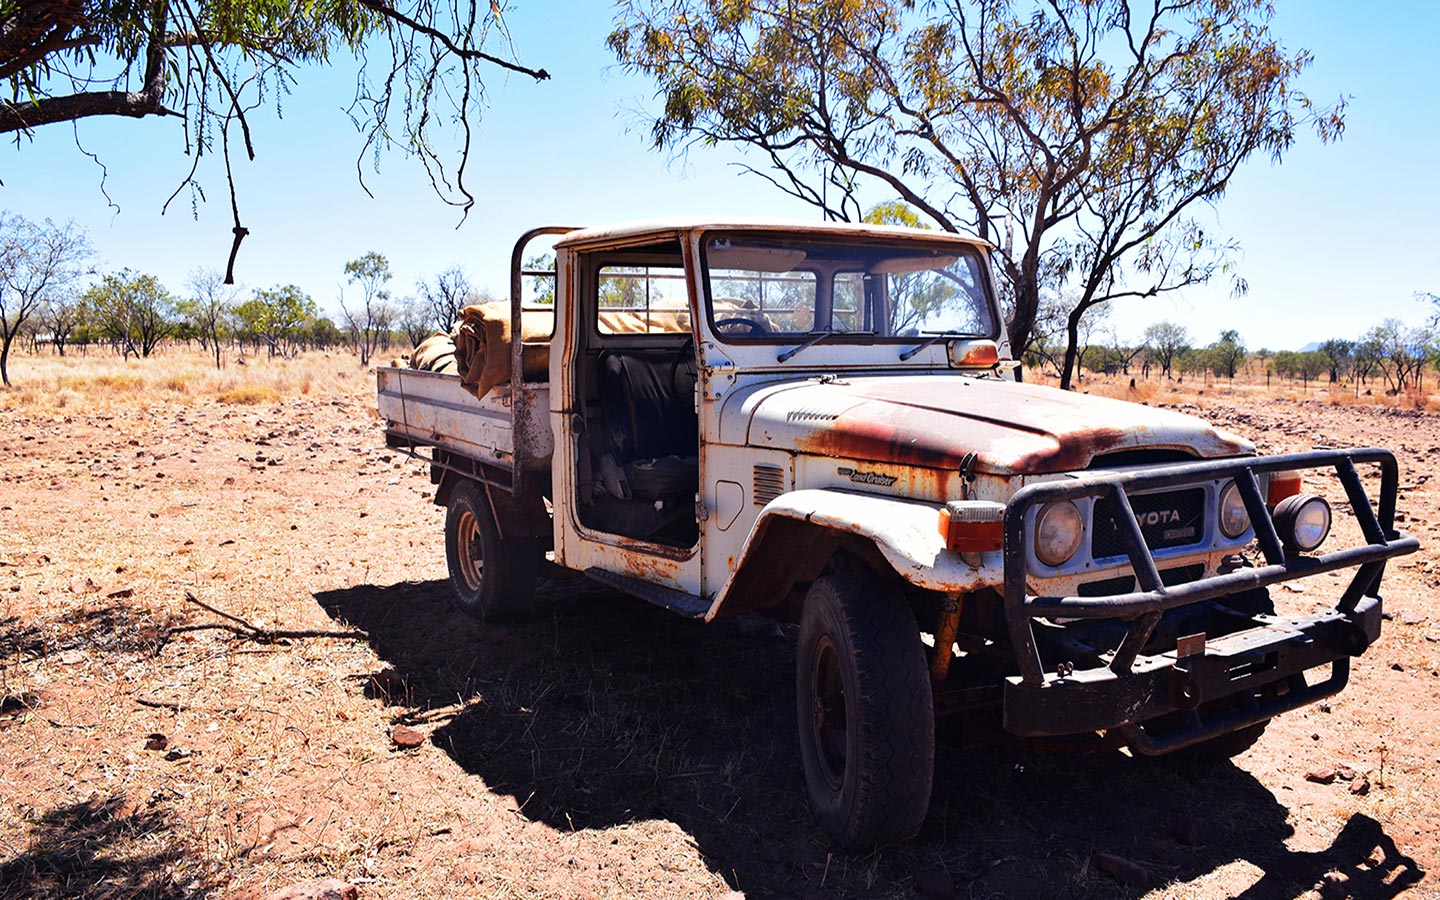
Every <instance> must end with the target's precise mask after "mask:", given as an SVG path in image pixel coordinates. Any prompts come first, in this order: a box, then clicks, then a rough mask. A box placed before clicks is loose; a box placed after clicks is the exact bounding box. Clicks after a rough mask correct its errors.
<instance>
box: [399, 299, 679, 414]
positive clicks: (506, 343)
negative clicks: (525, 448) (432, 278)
mask: <svg viewBox="0 0 1440 900" xmlns="http://www.w3.org/2000/svg"><path fill="white" fill-rule="evenodd" d="M598 315H599V319H600V328H601V330H602V331H603V332H605V333H607V334H645V333H651V334H654V333H657V332H658V333H665V332H682V333H683V332H688V331H689V330H690V312H689V310H655V311H652V312H651V313H650V314H649V319H650V321H649V322H648V323H647V321H646V319H645V318H642V317H641V316H640V315H638V314H637V313H635V312H632V311H630V310H622V309H605V310H600V311H599V312H598ZM520 328H521V341H522V342H523V343H524V348H523V350H522V355H521V364H522V365H523V367H524V374H525V380H526V381H536V380H539V381H543V380H545V378H547V377H548V375H549V371H550V337H551V335H552V333H553V332H554V329H555V312H554V310H551V309H526V310H522V311H521V320H520ZM510 337H511V335H510V304H509V303H508V302H506V301H503V300H501V301H497V302H494V303H481V304H476V305H474V306H466V307H464V308H463V309H461V310H460V316H459V319H458V320H457V321H456V322H455V328H454V330H453V331H452V332H451V333H450V334H441V333H438V332H437V333H436V334H432V335H431V336H430V337H428V338H426V339H425V340H423V341H421V342H420V344H419V345H418V346H417V347H416V348H415V349H414V351H412V352H411V354H410V356H409V357H408V364H409V366H410V368H412V369H425V370H427V371H430V372H447V373H455V374H458V375H459V376H460V383H461V384H462V385H463V386H464V387H465V389H466V390H467V391H469V392H470V393H472V394H474V395H475V396H476V397H484V396H485V395H486V394H488V393H490V391H491V390H493V389H494V388H495V387H496V386H497V385H501V384H506V383H508V382H509V381H510ZM396 364H397V365H400V364H402V362H401V360H396Z"/></svg>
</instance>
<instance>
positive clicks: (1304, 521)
mask: <svg viewBox="0 0 1440 900" xmlns="http://www.w3.org/2000/svg"><path fill="white" fill-rule="evenodd" d="M1274 519H1275V531H1276V532H1278V533H1279V535H1280V540H1282V541H1284V542H1285V546H1286V547H1289V548H1291V549H1293V550H1299V551H1301V552H1302V553H1309V552H1310V551H1312V550H1314V549H1315V548H1316V547H1319V546H1320V545H1321V544H1323V543H1324V542H1325V538H1326V537H1328V536H1329V535H1330V504H1329V503H1326V502H1325V500H1324V499H1323V498H1321V497H1316V496H1315V495H1314V494H1296V495H1295V496H1293V497H1286V498H1285V499H1284V500H1281V501H1280V504H1279V505H1278V506H1276V507H1275V514H1274Z"/></svg>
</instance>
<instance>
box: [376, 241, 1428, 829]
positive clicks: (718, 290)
mask: <svg viewBox="0 0 1440 900" xmlns="http://www.w3.org/2000/svg"><path fill="white" fill-rule="evenodd" d="M545 236H548V237H546V239H547V240H551V241H554V244H553V247H554V250H553V260H554V266H553V269H549V268H547V269H546V270H545V271H538V270H529V269H526V268H525V267H524V265H523V261H524V260H527V259H532V258H534V253H533V250H532V249H530V248H531V242H532V241H534V240H537V239H540V238H542V237H545ZM988 250H989V248H988V247H987V245H986V244H985V243H984V242H982V241H979V240H975V239H971V238H965V237H960V236H955V235H948V234H937V233H934V232H925V231H917V230H906V229H899V228H890V227H878V226H856V225H841V224H827V225H776V224H756V223H743V222H742V223H724V222H660V223H644V224H635V225H625V226H615V227H609V228H584V229H570V228H541V229H535V230H534V231H532V232H529V233H527V234H526V235H524V236H523V237H522V238H521V240H520V242H519V243H518V244H517V245H516V247H515V250H514V254H513V256H512V264H511V298H512V301H511V302H512V314H513V322H512V326H513V327H512V332H511V333H513V334H515V335H521V334H522V333H525V332H524V331H522V329H521V327H520V326H521V316H522V313H524V314H526V315H529V314H531V312H530V310H531V309H533V310H535V311H546V310H548V311H549V312H550V313H551V314H553V321H554V327H553V330H552V333H551V335H550V337H549V339H548V341H544V342H543V343H544V347H538V348H537V347H536V346H535V345H534V342H532V344H530V345H523V342H522V341H520V340H516V341H514V342H513V343H512V344H510V345H509V347H508V348H506V349H505V350H504V352H508V353H509V355H510V361H509V362H510V367H511V368H510V379H509V383H508V384H503V385H501V386H500V387H498V388H495V389H494V390H491V391H490V392H489V393H487V394H486V395H485V396H484V397H481V398H479V399H477V398H476V397H474V396H471V394H469V393H467V392H466V391H465V390H464V389H462V387H461V385H460V381H459V378H457V377H456V376H454V375H443V374H435V373H431V372H424V371H416V370H411V369H405V368H393V367H385V368H381V369H379V371H378V383H379V408H380V414H381V416H382V417H383V418H384V420H385V422H386V434H387V442H388V443H389V445H390V446H391V447H395V448H399V449H402V450H403V451H405V452H407V453H410V454H413V455H415V456H417V457H419V458H421V459H424V460H426V461H427V462H429V463H430V466H431V474H432V478H433V480H434V482H435V483H436V485H437V489H436V492H435V502H436V503H437V504H440V505H442V506H444V507H445V508H446V510H447V515H446V524H445V550H446V556H447V559H448V562H449V571H450V575H451V579H452V581H453V584H454V589H455V594H456V598H457V602H458V605H459V607H460V608H461V609H462V610H464V611H466V612H468V613H471V614H473V615H476V616H478V617H480V618H482V619H486V618H500V617H507V616H518V615H523V614H524V613H525V612H526V611H527V610H528V609H529V607H530V605H531V602H532V600H531V597H532V593H533V590H534V586H535V581H536V577H537V567H538V565H539V561H540V560H541V559H543V558H544V556H545V554H547V553H552V554H553V560H554V563H555V564H557V565H559V566H562V567H564V568H567V569H571V570H576V571H579V572H583V573H584V574H585V575H587V576H588V577H590V578H592V579H594V580H596V581H599V582H602V583H604V584H606V585H610V586H612V587H614V588H616V589H618V590H620V591H624V592H628V593H630V594H633V595H635V596H637V597H640V598H643V599H644V600H647V601H649V602H651V603H654V604H658V605H659V606H662V607H665V608H666V609H669V610H672V611H674V612H675V613H677V614H679V615H681V616H687V617H690V618H694V619H701V620H704V621H707V622H708V621H711V620H715V619H718V618H721V617H725V616H734V615H739V614H752V615H754V614H758V615H763V616H771V617H774V618H775V619H778V620H781V621H783V622H787V623H796V624H798V629H794V631H795V633H796V634H798V642H799V643H798V648H797V653H796V658H797V668H796V672H795V697H796V719H797V722H798V726H799V732H800V756H801V763H802V769H803V773H804V781H805V785H806V788H807V790H808V793H809V798H810V804H811V807H812V809H813V811H814V814H815V817H816V818H817V820H818V821H819V823H820V824H821V825H822V826H823V827H824V828H825V829H826V830H827V831H828V832H829V833H830V834H831V835H832V836H833V837H834V839H835V840H836V841H837V842H838V843H839V844H840V845H842V846H845V847H870V846H874V845H876V844H881V843H887V842H893V841H897V840H901V839H904V838H906V837H907V836H909V835H911V834H913V833H914V832H915V831H916V830H917V829H918V828H919V827H920V825H921V823H922V821H923V819H924V817H925V814H926V810H927V807H928V805H929V802H930V793H931V786H932V781H933V772H934V753H935V750H934V748H935V732H936V722H937V720H941V721H948V722H953V723H955V725H956V728H955V729H954V730H955V731H956V733H958V734H961V735H963V736H965V737H966V738H967V739H972V740H980V741H1001V742H1006V743H1008V744H1011V745H1022V746H1031V747H1047V748H1056V749H1072V750H1084V749H1087V748H1095V747H1112V748H1128V751H1127V752H1130V753H1134V754H1141V755H1146V756H1157V755H1163V754H1169V753H1177V752H1179V753H1188V754H1193V755H1208V756H1215V757H1224V756H1228V755H1233V754H1235V753H1238V752H1240V751H1241V750H1243V749H1245V748H1246V747H1248V746H1250V745H1251V744H1253V743H1254V742H1255V740H1256V739H1257V738H1259V736H1260V734H1261V732H1262V731H1264V729H1265V726H1266V723H1267V722H1268V721H1269V720H1270V719H1271V718H1272V717H1274V716H1276V715H1279V714H1281V713H1284V712H1286V711H1289V710H1293V709H1295V708H1297V707H1300V706H1303V705H1305V704H1308V703H1313V702H1315V701H1317V700H1319V699H1321V698H1324V697H1327V696H1329V695H1332V694H1334V693H1336V692H1337V691H1339V690H1341V689H1342V688H1343V687H1344V686H1345V683H1346V679H1347V677H1348V674H1349V671H1350V660H1351V658H1352V657H1355V656H1358V655H1360V654H1362V653H1364V652H1365V650H1366V648H1367V647H1368V646H1369V645H1370V644H1371V643H1372V642H1374V641H1375V640H1376V638H1377V637H1378V636H1379V633H1380V624H1381V600H1380V593H1379V588H1380V581H1381V575H1382V573H1383V571H1384V568H1385V563H1386V561H1387V560H1389V559H1390V558H1392V557H1395V556H1398V555H1401V554H1406V553H1412V552H1414V551H1415V550H1416V549H1417V548H1418V546H1419V545H1418V542H1417V540H1416V539H1415V538H1414V537H1412V536H1409V535H1406V534H1403V533H1401V532H1399V531H1397V530H1396V528H1395V525H1394V522H1395V504H1396V493H1397V479H1398V474H1397V469H1396V463H1395V459H1394V457H1393V456H1392V455H1391V454H1390V453H1389V452H1387V451H1385V450H1382V449H1349V450H1337V449H1319V450H1314V451H1311V452H1304V453H1295V454H1288V455H1284V456H1270V457H1265V456H1258V455H1256V453H1255V448H1254V446H1253V445H1252V444H1251V443H1250V442H1248V441H1246V440H1243V439H1241V438H1239V437H1237V436H1235V435H1232V434H1227V433H1225V432H1223V431H1221V430H1218V429H1216V428H1214V427H1212V426H1211V425H1209V424H1207V423H1206V422H1204V421H1201V420H1199V419H1197V418H1193V417H1191V416H1187V415H1183V414H1181V413H1178V412H1174V411H1167V410H1162V409H1156V408H1151V407H1148V406H1145V405H1140V404H1132V403H1126V402H1122V401H1118V400H1111V399H1104V398H1100V397H1095V396H1088V395H1083V394H1076V393H1066V392H1061V391H1058V390H1055V389H1053V388H1048V387H1042V386H1037V385H1032V384H1027V383H1024V382H1023V381H1022V380H1021V378H1020V372H1019V364H1018V363H1017V362H1016V361H1015V360H1014V359H1013V358H1012V354H1011V348H1010V347H1009V346H1008V344H1007V341H1006V338H1005V332H1004V329H1003V327H1002V317H1001V308H1000V304H999V300H998V296H997V293H996V288H995V283H994V278H993V274H992V271H991V267H990V260H989V253H988ZM537 284H542V285H544V287H543V289H541V290H538V291H536V290H535V289H534V287H535V285H537ZM527 291H528V292H529V294H530V295H531V296H532V297H533V298H535V299H537V300H538V302H528V301H527V300H526V299H525V295H526V293H527ZM527 307H528V308H527ZM530 330H531V331H533V329H530ZM536 349H548V351H549V364H548V370H547V369H544V367H543V366H542V368H541V371H542V372H546V373H547V374H546V375H542V376H540V377H539V379H538V380H537V378H536V375H535V369H534V366H533V365H530V366H527V365H525V364H522V355H523V354H524V353H526V352H529V351H532V350H536ZM492 352H497V351H496V349H495V348H492ZM526 371H530V373H531V375H530V380H527V379H526V377H525V373H526ZM1337 570H1345V573H1343V574H1346V575H1348V580H1341V581H1338V582H1337V581H1333V580H1332V579H1330V578H1326V579H1322V580H1320V581H1319V582H1318V583H1319V584H1321V585H1326V586H1327V587H1328V586H1330V585H1332V584H1333V585H1336V587H1335V589H1334V592H1333V596H1330V597H1328V598H1326V600H1325V602H1324V603H1321V604H1316V603H1315V600H1314V598H1315V596H1316V593H1315V591H1314V590H1313V589H1312V590H1311V591H1309V592H1307V594H1306V595H1305V598H1306V603H1307V606H1306V608H1304V609H1299V610H1292V609H1279V608H1277V605H1276V603H1275V602H1274V598H1273V597H1272V594H1271V592H1270V591H1269V590H1268V589H1269V588H1271V587H1273V586H1275V585H1277V584H1278V583H1280V582H1284V581H1288V580H1292V579H1299V578H1304V577H1307V576H1313V575H1318V574H1321V573H1330V572H1336V571H1337Z"/></svg>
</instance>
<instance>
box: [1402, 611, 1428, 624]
mask: <svg viewBox="0 0 1440 900" xmlns="http://www.w3.org/2000/svg"><path fill="white" fill-rule="evenodd" d="M1424 621H1425V617H1424V616H1422V615H1420V614H1419V613H1416V612H1409V611H1406V612H1402V613H1401V614H1400V624H1401V625H1419V624H1420V623H1421V622H1424Z"/></svg>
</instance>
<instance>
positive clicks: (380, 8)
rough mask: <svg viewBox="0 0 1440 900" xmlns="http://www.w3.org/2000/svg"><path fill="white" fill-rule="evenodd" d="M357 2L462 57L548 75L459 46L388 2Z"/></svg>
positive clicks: (541, 78) (542, 77)
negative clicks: (431, 39)
mask: <svg viewBox="0 0 1440 900" xmlns="http://www.w3.org/2000/svg"><path fill="white" fill-rule="evenodd" d="M357 2H358V3H359V4H360V5H361V6H363V7H365V8H366V9H368V10H370V11H372V12H375V13H379V14H380V15H382V16H384V17H385V18H387V19H392V20H394V21H396V22H399V23H400V24H401V25H404V26H406V27H407V28H411V29H413V30H415V31H416V32H419V33H420V34H423V35H425V36H426V37H429V38H433V39H434V40H436V41H439V42H440V43H441V44H442V45H444V47H445V49H447V50H449V51H450V52H451V53H453V54H455V55H456V56H458V57H460V58H462V59H478V60H482V61H484V62H488V63H491V64H493V65H497V66H499V67H500V68H502V69H509V70H510V71H511V72H519V73H520V74H521V75H529V76H530V77H531V78H533V79H535V80H536V81H545V80H546V79H548V78H549V77H550V73H549V72H547V71H545V70H544V69H530V68H527V67H525V66H522V65H520V64H519V63H513V62H510V61H509V60H504V59H501V58H500V57H498V56H492V55H491V54H489V53H485V52H484V51H481V50H473V49H470V48H467V47H461V46H460V45H459V44H456V43H455V42H454V41H453V40H451V39H450V36H449V35H447V34H445V33H443V32H441V31H438V30H436V29H434V28H431V27H430V26H429V25H424V24H422V23H420V22H417V21H416V20H414V19H412V18H410V17H409V16H407V15H405V14H404V13H402V12H400V10H398V9H396V8H394V7H393V6H391V5H389V4H388V3H383V2H381V0H357Z"/></svg>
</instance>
